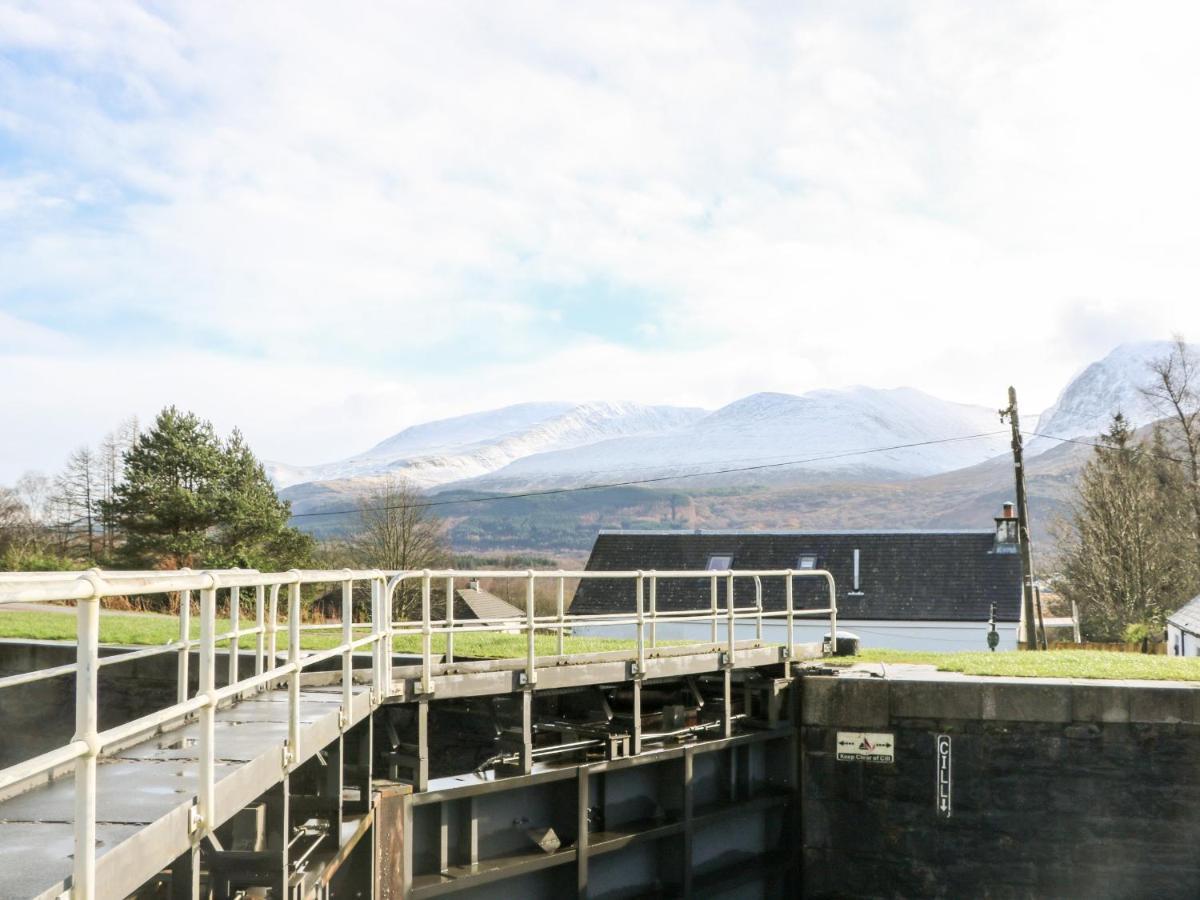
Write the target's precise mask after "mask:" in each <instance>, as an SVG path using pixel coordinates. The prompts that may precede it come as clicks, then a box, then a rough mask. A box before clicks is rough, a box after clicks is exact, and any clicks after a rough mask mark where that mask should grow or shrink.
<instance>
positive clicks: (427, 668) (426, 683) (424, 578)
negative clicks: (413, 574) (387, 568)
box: [421, 569, 433, 694]
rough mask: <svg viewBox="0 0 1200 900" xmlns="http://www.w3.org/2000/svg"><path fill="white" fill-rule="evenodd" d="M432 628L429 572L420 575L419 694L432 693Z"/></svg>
mask: <svg viewBox="0 0 1200 900" xmlns="http://www.w3.org/2000/svg"><path fill="white" fill-rule="evenodd" d="M432 656H433V627H432V625H430V622H429V570H428V569H426V570H425V571H423V572H422V573H421V693H422V694H432V693H433V660H432V658H431V657H432Z"/></svg>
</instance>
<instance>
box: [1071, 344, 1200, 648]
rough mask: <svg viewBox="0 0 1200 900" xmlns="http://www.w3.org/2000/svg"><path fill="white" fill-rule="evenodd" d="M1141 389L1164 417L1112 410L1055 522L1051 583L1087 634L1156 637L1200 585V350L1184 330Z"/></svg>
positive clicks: (1109, 638)
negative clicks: (1138, 419) (1136, 423)
mask: <svg viewBox="0 0 1200 900" xmlns="http://www.w3.org/2000/svg"><path fill="white" fill-rule="evenodd" d="M1141 390H1142V394H1143V396H1145V398H1146V399H1147V400H1148V401H1149V402H1150V405H1151V406H1152V407H1153V408H1154V409H1155V410H1156V411H1157V412H1158V413H1159V414H1160V419H1159V420H1158V421H1157V422H1155V423H1154V424H1153V425H1152V426H1150V427H1149V428H1148V429H1143V430H1142V431H1141V432H1140V433H1139V432H1138V431H1136V430H1135V429H1134V428H1133V427H1132V426H1131V424H1130V423H1129V421H1128V420H1127V419H1126V417H1125V415H1124V414H1123V413H1122V412H1120V411H1118V412H1117V413H1116V414H1115V415H1114V416H1113V419H1112V422H1111V424H1110V425H1109V428H1108V430H1107V432H1106V433H1105V434H1104V435H1102V436H1101V437H1100V440H1099V441H1098V443H1097V446H1096V448H1095V450H1094V452H1093V455H1092V458H1091V459H1090V460H1089V462H1088V464H1087V465H1086V467H1085V468H1084V470H1083V472H1082V473H1081V475H1080V477H1079V480H1078V482H1077V484H1076V489H1075V495H1074V498H1073V500H1072V503H1071V505H1070V514H1069V515H1068V517H1066V519H1065V520H1063V521H1062V522H1060V523H1058V525H1057V528H1056V529H1054V532H1055V542H1056V559H1055V574H1054V575H1053V576H1052V578H1051V584H1052V585H1053V586H1054V587H1055V588H1056V589H1057V590H1058V591H1059V592H1060V593H1061V594H1062V595H1063V597H1064V598H1065V599H1066V600H1068V601H1074V602H1075V603H1076V604H1077V605H1078V607H1079V610H1080V619H1081V630H1082V631H1083V635H1084V637H1085V639H1087V640H1096V641H1118V640H1140V639H1141V638H1142V637H1144V636H1155V637H1157V636H1158V635H1161V634H1162V632H1163V630H1164V628H1165V623H1166V617H1167V616H1168V615H1170V614H1171V613H1172V612H1174V611H1175V610H1176V609H1178V608H1179V607H1180V606H1182V605H1183V604H1184V603H1185V602H1187V601H1188V600H1190V599H1191V598H1192V597H1195V596H1196V595H1197V594H1200V359H1198V358H1197V356H1196V353H1195V351H1194V350H1193V349H1192V348H1191V347H1189V345H1188V344H1187V343H1186V342H1185V341H1184V340H1183V338H1182V337H1177V338H1176V339H1175V340H1174V342H1173V344H1172V346H1171V349H1170V352H1168V353H1167V354H1165V355H1164V356H1163V357H1161V358H1159V359H1156V360H1154V361H1152V362H1151V363H1150V365H1149V366H1148V369H1147V372H1146V380H1145V384H1144V385H1143V386H1142V388H1141Z"/></svg>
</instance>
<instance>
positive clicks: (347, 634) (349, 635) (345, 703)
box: [340, 569, 354, 730]
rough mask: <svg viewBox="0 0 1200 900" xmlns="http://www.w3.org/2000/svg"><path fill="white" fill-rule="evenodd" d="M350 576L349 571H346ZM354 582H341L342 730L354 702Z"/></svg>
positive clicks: (347, 580) (347, 720) (348, 721)
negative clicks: (342, 644)
mask: <svg viewBox="0 0 1200 900" xmlns="http://www.w3.org/2000/svg"><path fill="white" fill-rule="evenodd" d="M346 574H347V575H349V574H350V570H349V569H347V570H346ZM353 642H354V581H353V580H352V579H346V580H345V581H343V582H342V643H344V644H345V645H346V650H345V652H343V653H342V712H341V716H340V719H341V722H340V724H341V726H342V729H343V730H344V729H345V728H346V726H347V725H349V724H350V714H351V710H350V704H351V703H352V702H353V701H354V692H353V690H352V688H353V687H354V648H353V647H352V646H350V645H351V644H352V643H353Z"/></svg>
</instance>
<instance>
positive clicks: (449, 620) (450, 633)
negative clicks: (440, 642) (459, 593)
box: [446, 578, 454, 663]
mask: <svg viewBox="0 0 1200 900" xmlns="http://www.w3.org/2000/svg"><path fill="white" fill-rule="evenodd" d="M446 662H448V663H452V662H454V579H453V578H447V579H446Z"/></svg>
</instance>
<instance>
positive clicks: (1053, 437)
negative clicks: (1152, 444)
mask: <svg viewBox="0 0 1200 900" xmlns="http://www.w3.org/2000/svg"><path fill="white" fill-rule="evenodd" d="M1021 434H1024V435H1026V436H1029V437H1042V438H1049V439H1050V440H1052V441H1062V442H1063V443H1064V444H1078V445H1079V446H1081V447H1091V448H1092V449H1094V450H1117V449H1119V448H1118V447H1114V446H1112V445H1111V444H1098V443H1096V442H1095V441H1081V440H1079V438H1065V437H1059V436H1058V435H1054V434H1043V433H1042V432H1040V431H1024V430H1023V431H1022V432H1021ZM1141 449H1142V450H1143V451H1144V452H1145V453H1148V454H1150V455H1151V456H1153V457H1154V458H1155V459H1162V460H1166V461H1167V462H1177V463H1184V464H1186V465H1191V460H1188V459H1181V458H1180V457H1178V456H1170V455H1168V454H1166V453H1158V452H1156V451H1155V450H1154V449H1153V448H1147V447H1142V448H1141Z"/></svg>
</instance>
